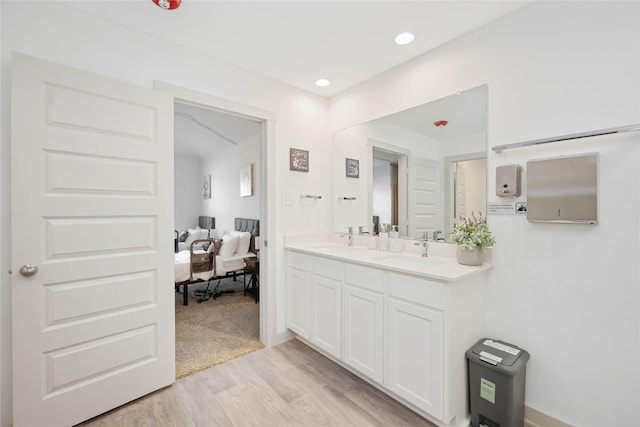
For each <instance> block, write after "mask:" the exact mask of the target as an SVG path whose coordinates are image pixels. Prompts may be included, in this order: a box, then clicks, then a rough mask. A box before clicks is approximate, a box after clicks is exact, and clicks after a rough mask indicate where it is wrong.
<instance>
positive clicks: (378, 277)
mask: <svg viewBox="0 0 640 427" xmlns="http://www.w3.org/2000/svg"><path fill="white" fill-rule="evenodd" d="M384 277H385V274H384V271H382V270H378V269H377V268H371V267H364V266H362V265H356V264H345V266H344V281H345V283H349V284H351V285H356V286H359V287H361V288H364V289H370V290H372V291H376V292H384Z"/></svg>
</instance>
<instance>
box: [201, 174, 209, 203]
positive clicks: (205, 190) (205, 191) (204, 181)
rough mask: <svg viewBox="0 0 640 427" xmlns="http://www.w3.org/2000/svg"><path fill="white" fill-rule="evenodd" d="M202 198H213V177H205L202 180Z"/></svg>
mask: <svg viewBox="0 0 640 427" xmlns="http://www.w3.org/2000/svg"><path fill="white" fill-rule="evenodd" d="M202 198H203V199H210V198H211V175H205V176H204V177H203V178H202Z"/></svg>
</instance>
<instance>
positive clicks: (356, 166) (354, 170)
mask: <svg viewBox="0 0 640 427" xmlns="http://www.w3.org/2000/svg"><path fill="white" fill-rule="evenodd" d="M346 171H347V177H348V178H360V160H356V159H349V158H347V159H346Z"/></svg>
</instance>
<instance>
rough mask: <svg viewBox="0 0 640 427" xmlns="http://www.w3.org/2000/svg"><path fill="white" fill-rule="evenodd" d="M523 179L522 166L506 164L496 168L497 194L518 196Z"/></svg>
mask: <svg viewBox="0 0 640 427" xmlns="http://www.w3.org/2000/svg"><path fill="white" fill-rule="evenodd" d="M521 181H522V166H520V165H504V166H498V167H497V168H496V195H497V196H500V197H518V196H519V195H520V186H521V185H520V183H521Z"/></svg>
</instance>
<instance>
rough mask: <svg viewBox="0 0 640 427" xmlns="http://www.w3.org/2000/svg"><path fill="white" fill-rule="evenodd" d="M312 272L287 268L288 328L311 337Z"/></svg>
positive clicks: (303, 335)
mask: <svg viewBox="0 0 640 427" xmlns="http://www.w3.org/2000/svg"><path fill="white" fill-rule="evenodd" d="M310 276H311V274H310V273H308V272H306V271H302V270H298V269H295V268H288V269H287V328H289V329H290V330H291V331H293V332H295V333H296V334H298V335H300V336H301V337H303V338H306V339H309V287H310V284H309V283H310V280H309V278H310Z"/></svg>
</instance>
